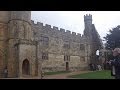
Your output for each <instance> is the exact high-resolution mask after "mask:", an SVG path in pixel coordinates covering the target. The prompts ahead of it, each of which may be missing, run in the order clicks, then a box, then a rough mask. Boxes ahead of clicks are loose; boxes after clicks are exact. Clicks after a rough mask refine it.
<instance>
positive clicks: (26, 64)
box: [22, 59, 30, 75]
mask: <svg viewBox="0 0 120 90" xmlns="http://www.w3.org/2000/svg"><path fill="white" fill-rule="evenodd" d="M22 74H23V75H30V63H29V61H28V60H27V59H25V60H24V61H23V63H22Z"/></svg>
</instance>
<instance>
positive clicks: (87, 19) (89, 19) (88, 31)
mask: <svg viewBox="0 0 120 90" xmlns="http://www.w3.org/2000/svg"><path fill="white" fill-rule="evenodd" d="M84 24H85V25H84V26H85V30H84V35H85V36H89V37H91V30H92V15H90V14H89V15H88V14H86V15H84Z"/></svg>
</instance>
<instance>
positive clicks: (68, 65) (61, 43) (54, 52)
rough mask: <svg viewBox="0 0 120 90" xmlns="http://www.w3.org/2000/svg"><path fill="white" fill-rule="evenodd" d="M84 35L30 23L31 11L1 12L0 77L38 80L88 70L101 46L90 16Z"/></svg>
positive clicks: (31, 21) (86, 20)
mask: <svg viewBox="0 0 120 90" xmlns="http://www.w3.org/2000/svg"><path fill="white" fill-rule="evenodd" d="M84 23H85V29H84V34H83V35H81V34H79V33H75V32H71V31H69V30H65V29H62V28H60V29H58V27H55V26H53V28H52V27H51V25H48V24H46V25H45V26H44V25H43V23H41V22H37V24H35V23H34V21H33V20H31V12H30V11H0V77H1V78H2V77H4V69H5V67H7V69H8V77H23V76H33V77H34V76H40V74H41V70H43V71H65V70H68V71H76V70H88V69H89V64H90V63H91V62H92V63H95V62H96V59H95V52H96V50H98V49H101V46H102V42H101V39H100V36H99V34H98V33H97V31H96V29H95V26H94V24H92V15H85V16H84Z"/></svg>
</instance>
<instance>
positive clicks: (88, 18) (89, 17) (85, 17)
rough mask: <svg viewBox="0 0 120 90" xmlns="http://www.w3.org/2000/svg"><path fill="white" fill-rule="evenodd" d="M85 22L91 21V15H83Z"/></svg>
mask: <svg viewBox="0 0 120 90" xmlns="http://www.w3.org/2000/svg"><path fill="white" fill-rule="evenodd" d="M86 20H92V15H91V14H89V15H88V14H86V15H84V21H86Z"/></svg>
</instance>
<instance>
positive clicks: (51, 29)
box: [31, 15, 91, 40]
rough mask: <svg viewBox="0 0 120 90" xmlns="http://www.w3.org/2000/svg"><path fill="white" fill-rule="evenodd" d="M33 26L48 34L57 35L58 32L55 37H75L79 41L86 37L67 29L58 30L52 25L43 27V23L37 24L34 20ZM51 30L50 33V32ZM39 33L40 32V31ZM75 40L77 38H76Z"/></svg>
mask: <svg viewBox="0 0 120 90" xmlns="http://www.w3.org/2000/svg"><path fill="white" fill-rule="evenodd" d="M86 16H91V15H86ZM31 24H32V25H33V26H35V27H34V28H36V29H38V28H39V27H43V28H42V29H41V30H47V32H48V34H49V33H53V34H54V33H55V32H56V34H55V35H59V34H60V35H67V36H69V37H71V38H74V37H76V39H77V40H78V39H80V38H84V37H85V36H84V35H81V34H80V33H76V32H71V31H70V30H65V29H63V28H60V29H59V28H58V27H56V26H53V27H52V26H51V25H49V24H45V25H43V23H41V22H37V23H35V22H34V21H33V20H31ZM49 30H50V31H49ZM38 31H39V30H38ZM74 39H75V38H74Z"/></svg>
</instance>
